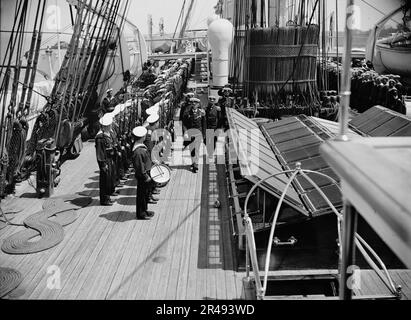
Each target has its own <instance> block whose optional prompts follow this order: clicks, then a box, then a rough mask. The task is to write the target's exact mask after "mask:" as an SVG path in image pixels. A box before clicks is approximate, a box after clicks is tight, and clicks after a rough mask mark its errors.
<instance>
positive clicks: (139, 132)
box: [133, 126, 147, 138]
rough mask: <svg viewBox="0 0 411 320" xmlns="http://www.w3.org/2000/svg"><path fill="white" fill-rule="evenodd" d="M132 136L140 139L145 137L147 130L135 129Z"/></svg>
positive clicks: (142, 128)
mask: <svg viewBox="0 0 411 320" xmlns="http://www.w3.org/2000/svg"><path fill="white" fill-rule="evenodd" d="M133 135H134V136H135V137H137V138H142V137H144V136H146V135H147V129H146V128H144V127H141V126H140V127H136V128H134V129H133Z"/></svg>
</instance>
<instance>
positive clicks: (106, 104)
mask: <svg viewBox="0 0 411 320" xmlns="http://www.w3.org/2000/svg"><path fill="white" fill-rule="evenodd" d="M106 93H107V96H106V97H105V98H104V99H103V101H102V103H101V104H102V108H103V113H104V114H106V113H108V112H111V111H113V108H112V101H113V99H114V97H113V89H111V88H110V89H108V90H107V91H106Z"/></svg>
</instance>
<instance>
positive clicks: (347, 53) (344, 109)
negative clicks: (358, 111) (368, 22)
mask: <svg viewBox="0 0 411 320" xmlns="http://www.w3.org/2000/svg"><path fill="white" fill-rule="evenodd" d="M354 10H355V7H354V0H347V15H346V23H345V38H344V56H343V74H342V80H341V96H342V103H341V105H340V111H339V113H340V115H339V120H340V133H339V137H338V138H337V139H338V140H342V141H347V140H348V137H347V130H348V113H349V109H350V97H351V50H352V39H353V32H352V31H353V29H354V28H355V26H356V25H355V22H356V21H355V15H354V14H355V12H354Z"/></svg>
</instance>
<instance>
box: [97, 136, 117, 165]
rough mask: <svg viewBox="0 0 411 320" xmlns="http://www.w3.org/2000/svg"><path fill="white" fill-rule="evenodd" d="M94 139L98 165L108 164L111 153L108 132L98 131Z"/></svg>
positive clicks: (111, 144)
mask: <svg viewBox="0 0 411 320" xmlns="http://www.w3.org/2000/svg"><path fill="white" fill-rule="evenodd" d="M95 141H96V156H97V162H98V164H99V166H101V167H105V166H107V165H108V164H109V160H110V157H111V155H112V153H113V140H112V138H111V136H110V135H109V134H107V133H103V132H102V131H100V132H99V133H98V134H97V136H96V138H95Z"/></svg>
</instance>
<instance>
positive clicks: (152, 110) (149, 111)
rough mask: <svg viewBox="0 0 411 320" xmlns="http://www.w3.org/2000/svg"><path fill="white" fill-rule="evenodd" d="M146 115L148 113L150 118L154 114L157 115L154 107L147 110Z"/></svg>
mask: <svg viewBox="0 0 411 320" xmlns="http://www.w3.org/2000/svg"><path fill="white" fill-rule="evenodd" d="M146 113H147V114H148V115H149V116H151V115H152V114H154V113H155V110H154V108H153V107H150V108H148V109H147V110H146Z"/></svg>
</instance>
